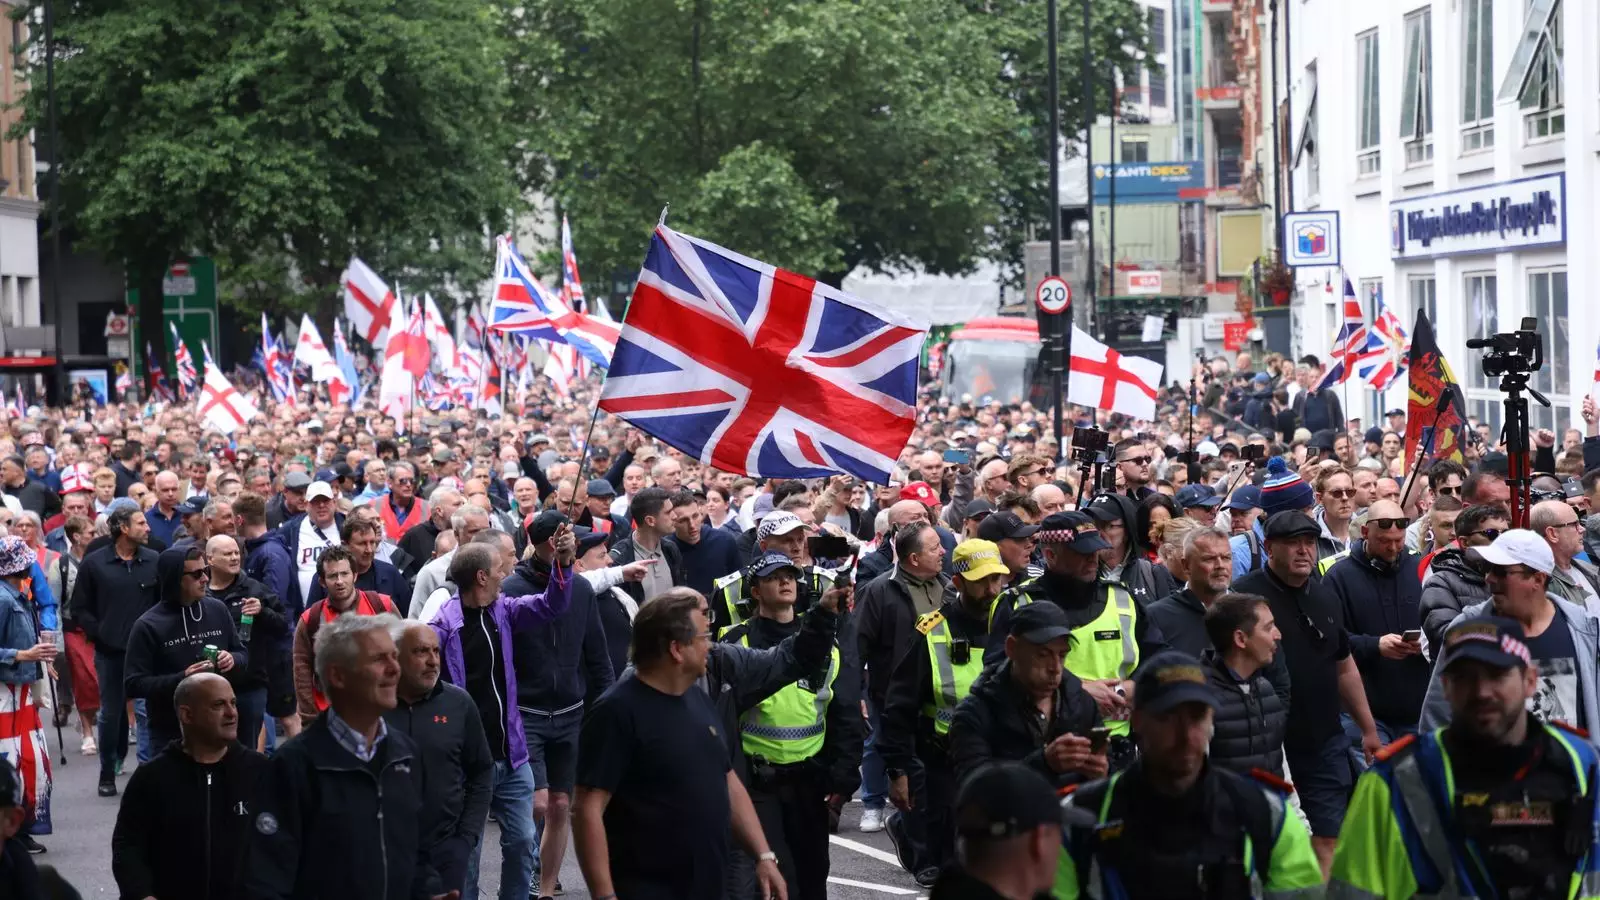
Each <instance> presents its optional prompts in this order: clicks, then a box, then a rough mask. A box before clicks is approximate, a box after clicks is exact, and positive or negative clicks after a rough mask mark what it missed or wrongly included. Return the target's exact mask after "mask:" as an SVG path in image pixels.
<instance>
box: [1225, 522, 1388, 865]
mask: <svg viewBox="0 0 1600 900" xmlns="http://www.w3.org/2000/svg"><path fill="white" fill-rule="evenodd" d="M1265 535H1266V542H1265V547H1266V553H1267V564H1266V566H1265V567H1263V568H1262V569H1261V570H1259V571H1256V572H1252V573H1250V574H1249V575H1246V576H1244V577H1243V578H1240V579H1239V580H1238V581H1235V582H1234V583H1233V591H1234V593H1238V594H1259V595H1260V596H1263V597H1265V598H1267V603H1268V605H1269V606H1271V607H1272V617H1273V619H1274V620H1276V621H1277V623H1278V630H1279V632H1281V633H1282V635H1283V640H1282V648H1283V649H1282V651H1281V655H1282V657H1283V659H1284V662H1285V663H1286V664H1287V665H1288V667H1289V691H1290V698H1291V702H1290V705H1289V726H1288V731H1287V733H1286V734H1285V736H1284V742H1283V748H1284V756H1285V758H1286V759H1287V761H1288V764H1289V774H1290V776H1291V777H1292V778H1293V779H1294V785H1295V791H1296V793H1298V794H1299V796H1300V803H1301V807H1302V809H1304V810H1305V814H1306V818H1307V819H1308V820H1310V823H1311V846H1312V849H1314V850H1315V851H1316V853H1317V860H1318V862H1320V863H1321V864H1322V871H1323V872H1324V873H1326V872H1327V871H1328V867H1329V865H1331V864H1332V862H1333V848H1334V844H1335V843H1336V842H1337V841H1338V839H1339V826H1340V825H1341V824H1342V823H1343V821H1344V811H1345V807H1346V806H1347V805H1348V804H1349V802H1350V790H1351V785H1352V783H1353V780H1354V779H1353V773H1352V772H1351V770H1350V759H1349V757H1348V755H1347V751H1348V748H1349V746H1350V739H1349V738H1348V737H1346V736H1345V733H1344V730H1343V728H1342V726H1341V725H1340V723H1339V710H1340V707H1341V706H1342V707H1343V708H1344V710H1345V711H1346V712H1348V713H1349V714H1350V717H1351V718H1352V719H1354V720H1355V722H1356V725H1357V726H1358V727H1359V728H1360V730H1361V749H1362V751H1363V754H1364V755H1365V757H1366V760H1367V762H1368V763H1369V764H1370V763H1371V762H1372V758H1373V754H1375V753H1377V752H1378V750H1379V749H1380V748H1381V745H1380V743H1379V739H1378V729H1377V726H1376V724H1375V723H1374V722H1373V721H1372V711H1371V709H1369V708H1368V706H1367V694H1366V689H1365V688H1364V687H1363V686H1362V684H1361V673H1360V671H1359V670H1358V669H1357V668H1356V663H1355V660H1354V659H1353V658H1352V657H1351V656H1350V636H1349V634H1348V633H1347V632H1346V631H1345V628H1344V616H1343V614H1342V612H1341V610H1340V606H1339V598H1338V597H1337V596H1335V595H1334V593H1333V591H1332V590H1330V589H1329V588H1328V587H1326V586H1324V585H1323V584H1322V582H1321V581H1320V580H1318V579H1317V578H1316V577H1315V576H1314V575H1313V569H1314V568H1315V567H1316V564H1317V538H1318V537H1320V536H1321V535H1322V526H1321V525H1318V524H1317V523H1316V521H1315V520H1313V519H1312V518H1311V517H1310V516H1308V515H1306V514H1305V513H1303V512H1300V511H1299V510H1286V511H1284V512H1278V513H1274V514H1273V515H1272V517H1271V518H1269V519H1267V523H1266V528H1265Z"/></svg>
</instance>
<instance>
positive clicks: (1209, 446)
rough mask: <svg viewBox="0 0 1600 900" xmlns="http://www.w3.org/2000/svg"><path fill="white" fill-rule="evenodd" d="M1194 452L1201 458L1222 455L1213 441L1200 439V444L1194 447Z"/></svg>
mask: <svg viewBox="0 0 1600 900" xmlns="http://www.w3.org/2000/svg"><path fill="white" fill-rule="evenodd" d="M1194 452H1195V455H1197V456H1199V457H1200V458H1201V459H1205V458H1207V457H1211V456H1221V455H1222V451H1221V450H1220V449H1218V447H1217V444H1216V442H1215V441H1201V442H1200V446H1198V447H1196V448H1194Z"/></svg>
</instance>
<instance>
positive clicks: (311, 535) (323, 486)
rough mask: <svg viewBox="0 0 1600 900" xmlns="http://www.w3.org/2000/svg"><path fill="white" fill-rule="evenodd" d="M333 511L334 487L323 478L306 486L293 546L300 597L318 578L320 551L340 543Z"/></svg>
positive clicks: (308, 593) (304, 595)
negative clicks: (302, 508)
mask: <svg viewBox="0 0 1600 900" xmlns="http://www.w3.org/2000/svg"><path fill="white" fill-rule="evenodd" d="M334 510H335V507H334V501H333V486H332V485H330V484H328V483H327V482H326V481H313V482H312V483H311V486H310V487H308V488H306V513H305V515H304V516H302V517H300V519H299V534H298V540H297V541H296V542H295V548H294V565H295V574H296V576H297V577H298V578H299V579H300V596H302V597H309V596H311V582H312V579H314V578H316V577H317V560H319V559H321V558H322V553H323V551H325V550H327V549H328V548H329V547H333V546H336V545H338V544H339V543H340V541H339V523H338V521H337V519H338V516H337V514H336V513H335V511H334ZM285 524H289V523H285Z"/></svg>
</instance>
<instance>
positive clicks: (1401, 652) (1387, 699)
mask: <svg viewBox="0 0 1600 900" xmlns="http://www.w3.org/2000/svg"><path fill="white" fill-rule="evenodd" d="M1409 524H1410V522H1409V520H1407V519H1406V517H1405V514H1404V513H1403V512H1401V510H1400V504H1398V503H1395V502H1393V501H1392V500H1379V501H1378V502H1376V503H1374V504H1372V507H1371V508H1370V509H1369V510H1368V511H1367V519H1366V522H1365V523H1364V524H1363V525H1362V526H1361V538H1360V539H1359V540H1357V541H1355V542H1354V543H1353V544H1352V545H1351V547H1350V549H1349V551H1347V552H1346V553H1343V554H1341V555H1340V556H1339V557H1338V558H1337V559H1336V560H1324V561H1323V566H1324V575H1323V578H1322V583H1323V584H1325V585H1327V586H1328V587H1329V588H1331V589H1332V590H1333V593H1334V594H1335V595H1336V596H1338V598H1339V605H1340V607H1341V608H1342V609H1343V610H1344V626H1345V630H1347V631H1348V632H1350V654H1351V655H1352V656H1354V657H1355V658H1356V667H1357V668H1359V669H1360V670H1361V683H1362V685H1363V686H1365V688H1366V691H1367V706H1368V707H1370V708H1371V710H1372V719H1373V722H1374V723H1375V724H1376V725H1377V727H1378V736H1379V738H1381V739H1382V741H1383V743H1384V744H1390V743H1393V742H1394V741H1397V740H1399V739H1400V738H1401V737H1403V736H1405V735H1407V734H1411V733H1413V732H1415V731H1416V727H1417V719H1418V718H1419V717H1420V716H1421V714H1422V698H1423V696H1424V695H1426V694H1427V691H1428V674H1429V673H1428V662H1427V660H1425V659H1424V658H1423V656H1422V640H1421V637H1422V635H1421V630H1422V629H1421V625H1422V610H1421V601H1422V579H1421V577H1420V576H1419V575H1418V572H1417V558H1416V556H1414V555H1413V554H1411V553H1407V552H1406V549H1405V535H1406V526H1407V525H1409ZM1329 563H1332V564H1331V565H1329ZM1343 721H1344V726H1345V733H1346V734H1349V735H1350V736H1351V740H1352V742H1355V741H1357V740H1359V738H1360V734H1359V733H1358V732H1357V731H1356V729H1355V728H1354V724H1355V723H1354V721H1353V720H1351V719H1350V718H1349V717H1348V716H1345V717H1344V718H1343ZM1355 762H1356V765H1357V768H1358V769H1361V768H1365V766H1364V765H1362V760H1361V759H1360V758H1359V756H1358V757H1357V758H1356V760H1355Z"/></svg>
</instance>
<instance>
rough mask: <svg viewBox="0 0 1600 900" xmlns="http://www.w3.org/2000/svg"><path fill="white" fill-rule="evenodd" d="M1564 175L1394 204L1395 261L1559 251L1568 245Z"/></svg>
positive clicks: (1392, 239) (1391, 242)
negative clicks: (1558, 247) (1467, 255)
mask: <svg viewBox="0 0 1600 900" xmlns="http://www.w3.org/2000/svg"><path fill="white" fill-rule="evenodd" d="M1566 210H1567V176H1566V174H1565V173H1563V172H1556V173H1554V174H1550V175H1539V176H1536V177H1533V178H1522V179H1519V180H1517V181H1505V182H1501V183H1499V184H1489V185H1484V186H1482V187H1474V188H1463V189H1462V190H1459V191H1447V192H1446V193H1443V194H1432V195H1430V196H1427V197H1409V198H1407V199H1404V200H1399V201H1396V202H1394V203H1392V204H1390V205H1389V249H1390V254H1391V256H1393V258H1395V259H1427V258H1431V257H1436V256H1455V255H1458V254H1467V253H1497V252H1500V251H1503V250H1526V249H1530V248H1534V247H1555V246H1561V245H1563V244H1565V243H1566V242H1567V214H1566Z"/></svg>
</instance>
